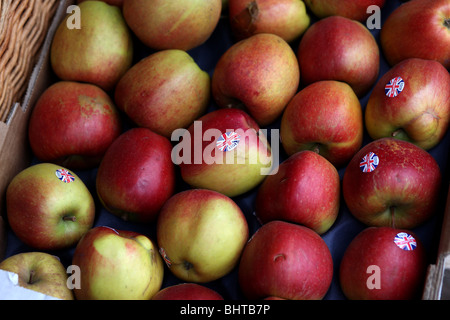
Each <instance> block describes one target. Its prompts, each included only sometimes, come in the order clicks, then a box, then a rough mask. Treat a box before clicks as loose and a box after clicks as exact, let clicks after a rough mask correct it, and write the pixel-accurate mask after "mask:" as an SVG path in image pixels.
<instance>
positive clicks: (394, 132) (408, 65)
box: [365, 58, 450, 150]
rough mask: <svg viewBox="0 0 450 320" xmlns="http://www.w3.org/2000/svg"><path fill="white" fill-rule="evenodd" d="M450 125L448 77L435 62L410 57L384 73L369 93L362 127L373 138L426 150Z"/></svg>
mask: <svg viewBox="0 0 450 320" xmlns="http://www.w3.org/2000/svg"><path fill="white" fill-rule="evenodd" d="M449 122H450V74H449V73H448V71H447V70H446V69H445V68H444V67H443V66H442V64H440V63H439V62H437V61H435V60H425V59H419V58H409V59H405V60H402V61H401V62H399V63H398V64H396V65H395V66H394V67H392V68H391V69H390V70H389V71H387V72H386V73H385V74H384V75H383V76H382V77H381V78H380V79H379V80H378V82H377V84H376V86H375V87H374V89H373V90H372V93H371V94H370V97H369V100H368V103H367V106H366V110H365V124H366V128H367V131H368V133H369V135H370V136H371V137H372V138H373V139H379V138H382V137H390V136H392V137H395V138H398V139H402V140H406V141H409V142H412V143H414V144H416V145H418V146H419V147H421V148H424V149H426V150H428V149H431V148H432V147H434V146H436V145H437V144H438V143H439V142H440V141H441V140H442V138H443V137H444V135H445V133H446V132H447V129H448V126H449Z"/></svg>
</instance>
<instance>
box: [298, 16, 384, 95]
mask: <svg viewBox="0 0 450 320" xmlns="http://www.w3.org/2000/svg"><path fill="white" fill-rule="evenodd" d="M297 57H298V61H299V65H300V72H301V80H302V83H303V84H304V85H308V84H311V83H313V82H316V81H320V80H337V81H342V82H346V83H348V84H349V85H350V86H351V87H352V89H353V91H355V93H356V95H357V96H358V97H359V98H362V97H363V96H364V95H365V94H366V93H367V92H368V91H369V89H370V88H371V87H372V86H373V84H374V83H375V81H376V80H377V78H378V73H379V69H380V50H379V49H378V44H377V42H376V40H375V38H374V36H373V35H372V34H371V33H370V32H369V30H368V29H367V28H366V27H365V26H364V25H363V24H362V23H360V22H359V21H356V20H351V19H348V18H345V17H341V16H330V17H327V18H323V19H320V20H319V21H317V22H316V23H314V24H313V25H311V27H309V28H308V30H306V32H305V33H304V35H303V37H302V39H301V41H300V44H299V46H298V50H297Z"/></svg>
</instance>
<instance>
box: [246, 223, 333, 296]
mask: <svg viewBox="0 0 450 320" xmlns="http://www.w3.org/2000/svg"><path fill="white" fill-rule="evenodd" d="M238 277H239V285H240V287H241V289H242V291H243V293H244V295H245V296H246V297H247V298H248V299H252V300H254V299H266V298H268V297H272V298H271V299H273V298H274V297H277V298H278V299H280V298H281V299H289V300H320V299H322V298H323V297H324V296H325V294H326V293H327V291H328V289H329V287H330V285H331V280H332V277H333V260H332V257H331V253H330V250H329V249H328V247H327V245H326V243H325V241H324V240H323V239H322V238H321V237H320V236H319V235H318V234H317V233H316V232H314V231H313V230H311V229H309V228H307V227H304V226H301V225H298V224H294V223H289V222H285V221H271V222H269V223H267V224H264V225H263V226H261V227H260V228H259V229H258V230H257V231H256V232H255V233H254V234H253V236H252V238H251V239H250V240H249V241H248V243H247V245H246V246H245V248H244V251H243V253H242V257H241V260H240V263H239V271H238Z"/></svg>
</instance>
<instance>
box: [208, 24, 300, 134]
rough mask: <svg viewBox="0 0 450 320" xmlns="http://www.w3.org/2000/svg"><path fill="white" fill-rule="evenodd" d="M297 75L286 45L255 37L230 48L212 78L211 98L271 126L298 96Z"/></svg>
mask: <svg viewBox="0 0 450 320" xmlns="http://www.w3.org/2000/svg"><path fill="white" fill-rule="evenodd" d="M299 82H300V73H299V67H298V62H297V58H296V56H295V53H294V51H293V50H292V48H291V47H290V46H289V44H288V43H287V42H286V41H284V40H283V39H282V38H280V37H279V36H277V35H274V34H268V33H263V34H256V35H254V36H251V37H250V38H247V39H244V40H241V41H239V42H238V43H236V44H234V45H233V46H231V47H230V48H229V49H228V50H227V51H226V52H225V53H224V54H223V55H222V56H221V57H220V59H219V61H218V63H217V65H216V68H215V69H214V74H213V77H212V84H211V86H212V95H213V98H214V99H215V101H216V102H217V104H218V105H219V106H220V107H223V108H230V107H235V108H244V109H245V110H246V111H247V112H248V113H249V114H250V115H251V116H252V117H253V118H254V119H255V120H256V122H257V123H258V124H259V125H260V126H265V125H268V124H270V123H272V122H274V121H275V120H276V119H277V118H278V117H279V116H280V115H281V113H282V112H283V110H284V108H285V107H286V105H287V104H288V102H289V100H291V98H292V97H293V96H294V95H295V93H296V92H297V88H298V85H299Z"/></svg>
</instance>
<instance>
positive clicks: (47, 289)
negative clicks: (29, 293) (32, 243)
mask: <svg viewBox="0 0 450 320" xmlns="http://www.w3.org/2000/svg"><path fill="white" fill-rule="evenodd" d="M0 269H2V270H5V271H9V272H14V273H16V274H17V275H18V276H19V286H21V287H23V288H26V289H30V290H33V291H37V292H40V293H43V294H45V295H47V296H51V297H54V298H58V299H62V300H74V295H73V292H72V290H70V289H69V288H68V287H67V273H66V269H65V268H64V266H63V264H62V263H61V261H60V260H59V258H57V257H56V256H53V255H51V254H48V253H45V252H24V253H18V254H15V255H13V256H10V257H8V258H6V259H5V260H3V261H2V262H1V263H0Z"/></svg>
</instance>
